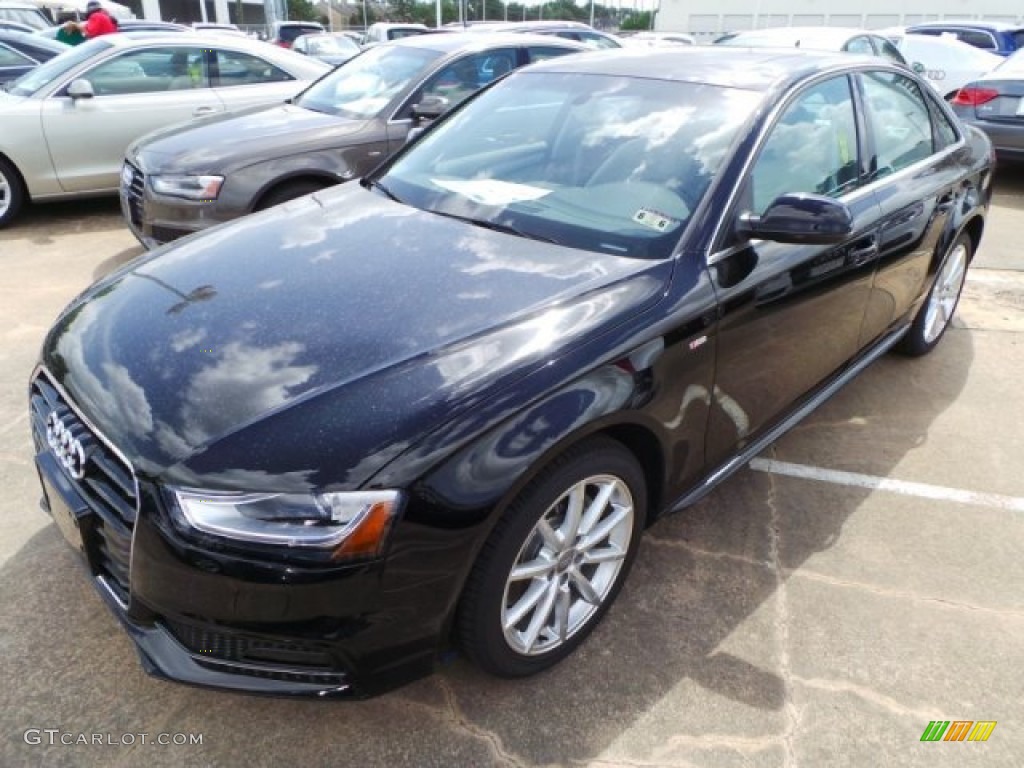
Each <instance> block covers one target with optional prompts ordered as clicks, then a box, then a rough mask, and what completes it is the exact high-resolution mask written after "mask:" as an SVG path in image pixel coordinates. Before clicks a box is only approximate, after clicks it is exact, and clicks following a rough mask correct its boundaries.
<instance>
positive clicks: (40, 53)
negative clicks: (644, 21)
mask: <svg viewBox="0 0 1024 768" xmlns="http://www.w3.org/2000/svg"><path fill="white" fill-rule="evenodd" d="M4 43H5V44H6V45H9V46H10V47H11V48H13V49H14V50H16V51H20V52H21V53H23V54H25V55H26V56H29V57H31V58H33V59H35V60H36V61H49V60H50V59H52V58H53V57H54V56H56V55H57V54H58V53H63V52H64V51H57V50H51V49H49V48H43V47H42V46H41V45H35V44H33V42H31V41H25V40H22V39H21V38H17V39H13V40H5V41H4ZM65 50H67V49H66V48H65Z"/></svg>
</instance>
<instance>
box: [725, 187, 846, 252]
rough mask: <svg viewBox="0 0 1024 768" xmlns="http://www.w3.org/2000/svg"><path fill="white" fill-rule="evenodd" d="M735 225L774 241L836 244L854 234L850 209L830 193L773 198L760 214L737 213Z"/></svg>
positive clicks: (749, 234) (746, 233) (745, 232)
mask: <svg viewBox="0 0 1024 768" xmlns="http://www.w3.org/2000/svg"><path fill="white" fill-rule="evenodd" d="M736 229H737V232H738V233H739V234H740V235H743V236H745V237H748V238H757V239H760V240H773V241H775V242H777V243H796V244H803V245H838V244H839V243H841V242H843V241H844V240H846V239H847V238H848V237H850V235H852V234H853V213H852V212H851V211H850V209H849V207H847V206H846V205H845V204H844V203H841V202H839V201H838V200H834V199H833V198H831V197H825V196H824V195H812V194H809V193H805V192H796V193H791V194H786V195H780V196H779V197H777V198H775V200H773V201H772V204H771V205H769V206H768V209H767V210H766V211H765V212H764V213H763V214H761V215H760V216H758V215H757V214H755V213H751V212H749V211H748V212H747V213H742V214H740V217H739V221H738V222H737V227H736Z"/></svg>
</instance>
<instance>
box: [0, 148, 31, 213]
mask: <svg viewBox="0 0 1024 768" xmlns="http://www.w3.org/2000/svg"><path fill="white" fill-rule="evenodd" d="M24 204H25V187H24V185H23V184H22V183H21V177H20V176H19V175H18V172H17V171H16V170H15V169H14V166H13V165H11V164H10V163H9V162H7V161H6V160H4V159H3V158H2V157H0V227H6V226H7V225H8V224H10V223H11V222H12V221H14V218H15V217H16V216H17V215H18V212H19V211H21V206H22V205H24Z"/></svg>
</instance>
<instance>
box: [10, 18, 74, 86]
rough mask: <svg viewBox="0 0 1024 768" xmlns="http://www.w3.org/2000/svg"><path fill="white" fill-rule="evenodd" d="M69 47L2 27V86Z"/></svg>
mask: <svg viewBox="0 0 1024 768" xmlns="http://www.w3.org/2000/svg"><path fill="white" fill-rule="evenodd" d="M67 49H68V46H66V45H64V44H63V43H58V42H57V41H56V40H45V39H42V38H39V37H37V36H36V35H33V34H28V33H25V32H13V31H9V30H3V29H0V86H2V85H5V84H6V83H9V82H11V81H12V80H17V79H18V78H19V77H21V76H22V75H24V74H25V73H26V72H29V71H31V70H33V69H35V68H36V67H38V66H39V65H40V64H41V63H42V62H44V61H49V60H50V59H52V58H53V57H54V56H56V55H57V54H58V53H62V52H64V51H66V50H67Z"/></svg>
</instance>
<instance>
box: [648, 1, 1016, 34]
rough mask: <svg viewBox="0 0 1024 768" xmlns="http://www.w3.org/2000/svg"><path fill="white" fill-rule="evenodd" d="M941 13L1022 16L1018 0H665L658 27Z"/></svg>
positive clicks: (899, 20) (857, 23) (883, 19)
mask: <svg viewBox="0 0 1024 768" xmlns="http://www.w3.org/2000/svg"><path fill="white" fill-rule="evenodd" d="M939 19H986V20H990V21H1009V22H1015V23H1016V22H1020V21H1022V20H1024V4H1021V2H1020V1H1019V0H860V2H858V3H856V4H854V3H849V2H843V0H661V9H660V10H659V11H658V15H657V17H656V21H655V28H656V29H658V30H660V31H665V32H688V33H689V34H692V35H694V36H696V37H697V38H698V40H701V39H703V40H707V39H709V38H711V37H714V36H716V35H720V34H723V33H725V32H739V31H742V30H745V29H763V28H766V27H790V26H792V27H806V26H833V27H859V28H866V29H881V28H883V27H895V26H906V25H909V24H917V23H919V22H922V21H935V20H939Z"/></svg>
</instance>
